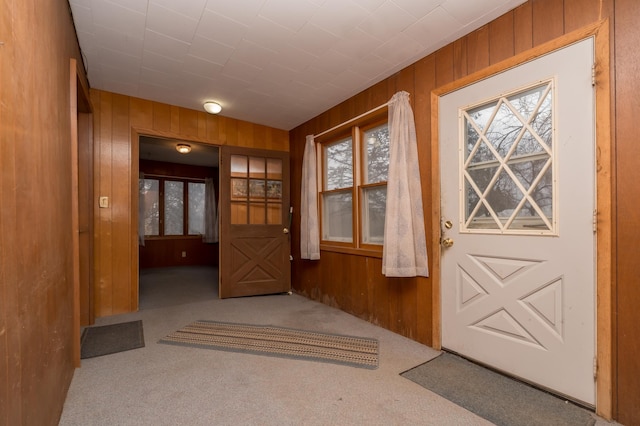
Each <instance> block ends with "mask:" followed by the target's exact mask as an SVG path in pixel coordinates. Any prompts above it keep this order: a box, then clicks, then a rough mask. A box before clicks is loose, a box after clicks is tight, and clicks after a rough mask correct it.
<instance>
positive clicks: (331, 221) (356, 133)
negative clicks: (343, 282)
mask: <svg viewBox="0 0 640 426" xmlns="http://www.w3.org/2000/svg"><path fill="white" fill-rule="evenodd" d="M350 130H351V131H350V133H349V134H344V133H343V134H342V136H340V137H336V138H333V139H330V140H327V141H322V142H320V144H319V153H320V155H319V162H320V165H319V166H320V167H319V170H321V171H322V172H321V185H320V204H321V212H322V220H321V236H322V238H321V239H322V242H321V243H322V244H323V246H324V248H328V247H330V246H334V247H350V248H356V249H359V248H361V249H372V250H378V251H380V250H381V249H382V243H383V239H384V216H385V207H386V196H387V176H388V173H389V128H388V126H387V123H386V122H380V121H378V122H376V123H373V124H370V125H368V126H354V127H352V128H351V129H350Z"/></svg>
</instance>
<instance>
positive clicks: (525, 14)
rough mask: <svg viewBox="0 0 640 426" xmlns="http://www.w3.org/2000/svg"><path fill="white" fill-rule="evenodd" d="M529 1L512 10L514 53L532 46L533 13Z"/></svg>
mask: <svg viewBox="0 0 640 426" xmlns="http://www.w3.org/2000/svg"><path fill="white" fill-rule="evenodd" d="M532 13H533V12H532V6H531V2H527V3H525V4H523V5H521V6H518V7H517V8H515V9H514V10H513V40H514V50H515V53H516V54H518V53H522V52H524V51H526V50H528V49H531V48H532V47H533V24H532V21H533V14H532Z"/></svg>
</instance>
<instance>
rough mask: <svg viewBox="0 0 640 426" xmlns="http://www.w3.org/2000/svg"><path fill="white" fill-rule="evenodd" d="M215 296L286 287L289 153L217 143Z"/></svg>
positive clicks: (279, 290)
mask: <svg viewBox="0 0 640 426" xmlns="http://www.w3.org/2000/svg"><path fill="white" fill-rule="evenodd" d="M219 223H220V281H219V294H220V298H228V297H239V296H255V295H264V294H276V293H285V292H289V291H290V290H291V261H290V253H291V250H290V235H289V227H290V215H289V154H288V153H286V152H281V151H265V150H255V149H247V148H237V147H227V146H223V147H221V148H220V218H219Z"/></svg>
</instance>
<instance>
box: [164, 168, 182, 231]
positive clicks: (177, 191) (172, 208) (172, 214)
mask: <svg viewBox="0 0 640 426" xmlns="http://www.w3.org/2000/svg"><path fill="white" fill-rule="evenodd" d="M183 229H184V184H183V183H182V182H177V181H171V180H167V181H165V182H164V235H183V234H184V231H183Z"/></svg>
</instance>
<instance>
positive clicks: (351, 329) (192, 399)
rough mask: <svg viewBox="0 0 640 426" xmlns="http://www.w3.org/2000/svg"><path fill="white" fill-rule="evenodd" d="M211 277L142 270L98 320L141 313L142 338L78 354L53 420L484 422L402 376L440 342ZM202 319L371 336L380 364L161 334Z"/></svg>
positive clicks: (191, 271) (189, 271)
mask: <svg viewBox="0 0 640 426" xmlns="http://www.w3.org/2000/svg"><path fill="white" fill-rule="evenodd" d="M183 272H184V274H185V275H184V276H188V277H189V278H188V279H182V278H181V276H183V275H181V274H182V273H183ZM212 277H215V271H212V270H210V269H206V268H200V269H199V270H198V268H186V269H176V268H169V269H167V270H152V271H144V273H143V274H142V283H141V287H142V288H141V306H143V307H145V308H143V309H142V310H140V311H139V312H137V313H132V314H126V315H117V316H112V317H107V318H101V319H100V320H99V321H98V322H97V325H104V324H112V323H118V322H125V321H133V320H137V319H141V320H143V322H144V334H145V340H146V346H145V347H144V348H140V349H136V350H132V351H127V352H120V353H116V354H112V355H106V356H102V357H98V358H91V359H86V360H83V361H82V367H81V368H79V369H77V370H76V371H75V375H74V377H73V381H72V383H71V388H70V389H69V392H68V395H67V400H66V402H65V405H64V411H63V413H62V417H61V420H60V425H62V426H70V425H83V426H85V425H94V426H98V425H109V426H111V425H127V426H128V425H192V426H193V425H310V426H313V425H365V424H366V425H490V424H491V423H489V422H487V421H486V420H484V419H481V418H480V417H478V416H476V415H474V414H472V413H471V412H469V411H467V410H465V409H464V408H462V407H459V406H457V405H455V404H453V403H452V402H450V401H448V400H446V399H444V398H442V397H440V396H438V395H436V394H435V393H433V392H430V391H428V390H426V389H424V388H423V387H421V386H419V385H417V384H415V383H413V382H412V381H410V380H407V379H405V378H403V377H401V376H400V373H402V372H404V371H406V370H408V369H410V368H412V367H415V366H417V365H419V364H422V363H424V362H426V361H428V360H430V359H432V358H433V357H435V356H436V355H437V354H438V352H437V351H434V350H433V349H431V348H429V347H427V346H424V345H421V344H419V343H416V342H414V341H412V340H410V339H407V338H404V337H402V336H399V335H397V334H395V333H392V332H390V331H388V330H385V329H382V328H380V327H377V326H375V325H373V324H370V323H368V322H366V321H363V320H360V319H358V318H356V317H354V316H352V315H349V314H347V313H345V312H342V311H340V310H338V309H334V308H331V307H329V306H326V305H322V304H320V303H317V302H314V301H311V300H308V299H306V298H304V297H301V296H298V295H295V294H294V295H290V296H289V295H276V296H264V297H262V296H261V297H248V298H238V299H226V300H219V299H217V290H216V287H217V284H216V283H215V280H214V279H212ZM155 286H158V287H155ZM147 287H153V288H147ZM161 287H165V290H166V289H169V290H168V294H169V297H168V299H169V300H167V299H163V296H162V291H160V290H161ZM194 289H195V290H194ZM175 294H181V296H180V297H179V298H178V300H176V302H177V303H178V304H172V303H171V302H170V299H171V298H172V297H174V298H175V297H176V296H175ZM150 297H153V298H154V299H153V300H152V299H150ZM199 319H208V320H213V321H226V322H237V323H251V324H272V325H276V326H282V327H290V328H299V329H313V330H316V331H319V332H324V333H337V334H347V335H356V336H365V337H370V338H376V339H378V340H379V342H380V364H379V368H378V369H376V370H367V369H360V368H353V367H348V366H341V365H334V364H326V363H319V362H310V361H303V360H291V359H282V358H273V357H265V356H260V355H252V354H238V353H233V352H224V351H210V350H202V349H198V348H188V347H180V346H171V345H163V344H159V343H157V342H158V340H159V339H161V338H162V337H164V336H166V335H167V334H168V333H171V332H172V331H174V330H176V329H179V328H180V327H183V326H184V325H186V324H189V323H191V322H193V321H196V320H199ZM603 424H604V423H603Z"/></svg>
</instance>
